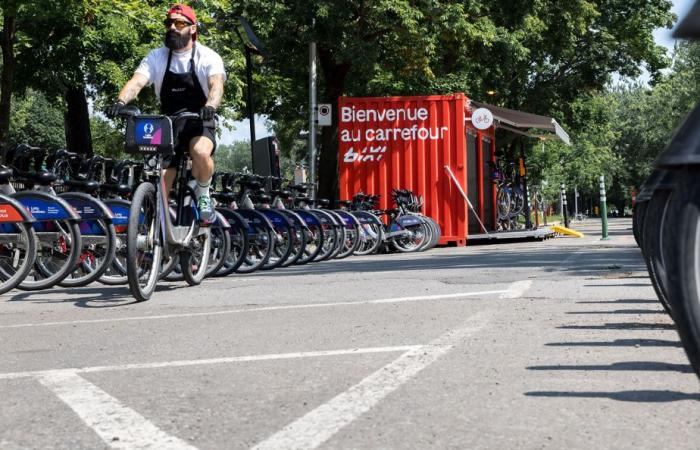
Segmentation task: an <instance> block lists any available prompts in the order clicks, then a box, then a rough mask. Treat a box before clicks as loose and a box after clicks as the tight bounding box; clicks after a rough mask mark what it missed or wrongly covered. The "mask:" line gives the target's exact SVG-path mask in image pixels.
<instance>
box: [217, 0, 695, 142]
mask: <svg viewBox="0 0 700 450" xmlns="http://www.w3.org/2000/svg"><path fill="white" fill-rule="evenodd" d="M694 1H695V0H673V7H672V11H673V12H674V13H676V16H678V18H679V19H682V18H683V17H684V16H685V14H686V13H687V12H688V11H689V10H690V8H691V7H692V6H693V3H694ZM672 33H673V30H668V29H665V28H659V29H657V30H656V31H655V32H654V40H656V42H657V43H658V44H661V45H664V46H665V47H667V48H668V49H669V51H671V50H672V49H673V44H674V42H675V40H674V39H673V38H672V37H671V34H672ZM232 125H233V126H234V127H235V130H228V129H226V128H225V127H222V136H221V139H220V143H221V144H231V143H232V142H233V141H244V140H249V139H250V127H249V126H248V120H243V121H239V122H233V123H232ZM270 134H271V133H270V131H268V129H267V126H266V123H265V119H264V118H263V117H260V116H256V125H255V137H256V139H259V138H262V137H265V136H269V135H270Z"/></svg>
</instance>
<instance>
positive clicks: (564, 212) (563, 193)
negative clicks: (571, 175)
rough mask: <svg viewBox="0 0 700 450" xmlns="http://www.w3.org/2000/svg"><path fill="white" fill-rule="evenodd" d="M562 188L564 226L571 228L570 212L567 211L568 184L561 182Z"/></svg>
mask: <svg viewBox="0 0 700 450" xmlns="http://www.w3.org/2000/svg"><path fill="white" fill-rule="evenodd" d="M559 188H560V190H561V209H562V214H563V219H564V226H565V227H566V228H569V214H568V213H567V211H566V210H567V207H566V185H565V184H564V183H562V184H561V186H560V187H559Z"/></svg>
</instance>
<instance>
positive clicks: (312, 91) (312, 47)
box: [309, 42, 317, 199]
mask: <svg viewBox="0 0 700 450" xmlns="http://www.w3.org/2000/svg"><path fill="white" fill-rule="evenodd" d="M316 108H317V106H316V43H315V42H311V43H310V44H309V182H310V183H311V192H310V193H309V194H310V196H311V198H312V199H315V198H316Z"/></svg>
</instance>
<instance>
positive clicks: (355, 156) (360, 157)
mask: <svg viewBox="0 0 700 450" xmlns="http://www.w3.org/2000/svg"><path fill="white" fill-rule="evenodd" d="M386 150H387V148H386V145H378V146H376V147H375V146H373V145H371V146H367V147H365V148H363V149H362V151H359V152H356V151H355V149H354V148H352V147H350V148H349V149H348V151H347V152H345V154H344V155H343V162H346V163H354V162H356V161H357V162H367V161H372V162H374V161H381V160H382V157H383V156H384V153H386Z"/></svg>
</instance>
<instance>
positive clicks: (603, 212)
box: [600, 175, 609, 241]
mask: <svg viewBox="0 0 700 450" xmlns="http://www.w3.org/2000/svg"><path fill="white" fill-rule="evenodd" d="M607 200H608V199H607V197H606V195H605V175H601V176H600V219H601V222H602V224H603V238H602V240H604V241H607V240H608V239H609V237H608V205H607Z"/></svg>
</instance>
